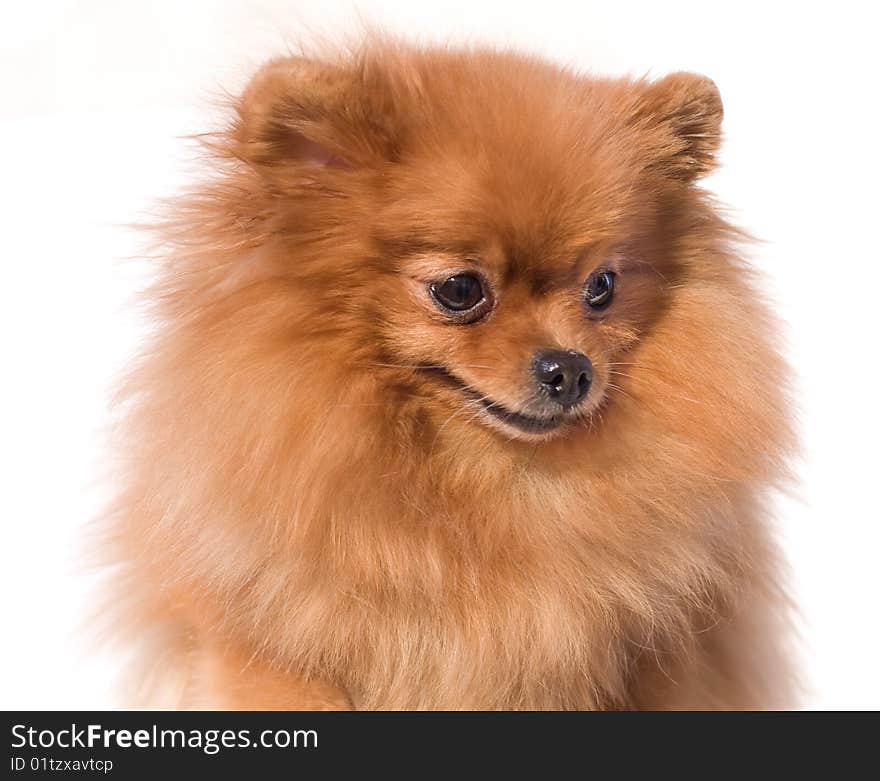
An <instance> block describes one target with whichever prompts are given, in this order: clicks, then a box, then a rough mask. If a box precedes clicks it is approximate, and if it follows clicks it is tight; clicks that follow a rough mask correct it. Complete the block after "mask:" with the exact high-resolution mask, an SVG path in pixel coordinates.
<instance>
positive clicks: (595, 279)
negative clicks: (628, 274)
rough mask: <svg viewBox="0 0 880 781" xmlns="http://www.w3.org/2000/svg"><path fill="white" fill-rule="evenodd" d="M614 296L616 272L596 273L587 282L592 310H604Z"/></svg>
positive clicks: (587, 292) (588, 297)
mask: <svg viewBox="0 0 880 781" xmlns="http://www.w3.org/2000/svg"><path fill="white" fill-rule="evenodd" d="M613 296H614V272H613V271H594V272H593V273H592V274H590V278H589V279H588V280H587V290H586V298H587V304H589V305H590V307H591V308H592V309H603V308H604V307H606V306H608V304H610V303H611V299H612V298H613Z"/></svg>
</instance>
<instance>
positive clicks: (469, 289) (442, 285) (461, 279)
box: [430, 274, 486, 313]
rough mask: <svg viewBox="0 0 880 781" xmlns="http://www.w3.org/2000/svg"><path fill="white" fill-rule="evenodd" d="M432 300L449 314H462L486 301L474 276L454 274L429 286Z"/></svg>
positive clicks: (478, 280) (478, 281)
mask: <svg viewBox="0 0 880 781" xmlns="http://www.w3.org/2000/svg"><path fill="white" fill-rule="evenodd" d="M430 290H431V295H433V296H434V300H435V301H436V302H437V303H438V304H440V306H441V307H443V308H444V309H448V310H449V311H450V312H456V313H464V312H469V311H470V310H472V309H476V308H477V307H478V306H479V305H480V304H482V303H484V302H485V301H486V294H485V292H484V291H483V283H482V281H481V280H480V278H479V277H478V276H476V275H475V274H455V275H454V276H451V277H449V279H445V280H443V281H442V282H435V283H434V284H432V285H431V286H430Z"/></svg>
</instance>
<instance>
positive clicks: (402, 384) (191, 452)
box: [104, 39, 795, 709]
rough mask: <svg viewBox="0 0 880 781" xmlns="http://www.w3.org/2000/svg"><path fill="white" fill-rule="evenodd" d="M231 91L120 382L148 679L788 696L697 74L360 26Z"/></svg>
mask: <svg viewBox="0 0 880 781" xmlns="http://www.w3.org/2000/svg"><path fill="white" fill-rule="evenodd" d="M235 109H236V111H235V116H234V120H233V121H231V123H230V125H229V127H228V128H227V129H226V130H225V131H223V132H220V133H218V134H216V135H213V136H210V137H208V139H207V141H206V145H207V147H208V148H209V150H210V171H211V176H210V177H209V178H208V179H207V181H205V182H203V183H202V184H201V185H199V186H198V187H197V188H196V189H195V191H194V192H193V193H192V195H191V196H189V197H187V198H184V199H182V200H180V201H178V202H177V203H176V204H175V208H174V210H173V213H172V214H171V216H170V218H169V219H168V220H167V221H166V222H165V224H164V225H163V226H162V231H163V232H162V236H163V241H164V242H165V247H166V251H165V252H164V255H163V257H164V260H163V261H162V263H161V268H160V269H159V270H158V274H157V281H156V284H155V285H154V286H153V287H152V288H151V290H150V292H149V297H150V301H151V303H152V305H153V311H154V313H155V318H156V322H157V323H158V327H157V329H156V333H155V335H154V336H153V337H152V341H151V342H150V344H149V346H148V348H147V349H146V350H145V351H144V353H143V355H142V356H141V359H140V361H139V362H138V364H137V365H136V367H135V368H134V370H133V371H132V373H131V376H130V378H129V382H128V385H127V388H126V392H125V396H124V399H125V400H124V403H123V407H124V412H125V428H124V432H125V433H124V436H125V447H124V449H123V454H122V457H121V461H122V464H123V467H124V469H123V474H122V479H123V484H122V490H121V491H120V495H119V498H118V501H117V502H116V503H115V505H114V508H113V511H112V512H111V513H110V516H109V519H108V525H107V527H106V528H108V529H109V534H108V535H107V536H108V537H109V539H107V540H106V544H105V548H104V549H105V551H109V553H110V558H111V559H112V561H113V562H114V564H115V568H116V573H117V576H118V577H117V579H116V580H115V586H114V593H113V596H114V600H115V601H116V602H117V604H118V605H121V606H122V609H121V610H119V612H120V613H121V615H122V618H123V619H124V620H125V621H126V622H127V624H128V631H130V632H131V633H132V636H133V637H132V642H133V643H135V644H136V645H137V646H138V647H139V648H141V649H142V650H143V651H144V655H145V656H146V657H147V658H148V660H149V661H150V662H151V663H152V668H153V672H152V673H150V672H148V671H147V670H146V668H144V669H142V670H141V671H140V673H139V680H140V682H141V683H142V684H144V685H148V686H149V688H151V689H152V690H153V691H154V692H156V691H161V692H163V694H164V695H166V696H173V699H171V700H169V699H164V700H162V702H163V704H166V705H169V704H170V705H174V706H179V707H194V708H201V707H212V708H244V709H252V708H267V709H287V708H290V709H311V708H322V709H331V708H363V709H435V708H436V709H636V708H700V709H703V708H766V707H787V706H790V705H792V704H793V703H794V702H795V701H794V700H793V699H792V696H793V695H794V693H795V686H794V678H795V676H794V675H793V671H792V668H793V665H792V664H791V659H790V653H789V651H788V648H787V635H788V629H787V627H788V623H789V621H788V617H787V606H786V605H787V601H786V598H785V594H784V591H783V590H782V588H781V587H780V585H779V582H778V581H779V576H778V573H779V570H780V566H781V565H780V561H779V558H778V556H777V552H776V547H775V545H774V542H773V538H772V533H771V529H770V526H769V517H768V513H767V510H766V505H767V501H766V493H767V491H768V489H770V488H773V487H774V486H779V485H781V484H782V483H783V481H784V480H785V479H786V473H787V469H786V465H787V458H788V453H789V452H790V450H791V446H792V434H791V426H790V422H789V414H788V409H789V403H788V399H787V393H786V368H785V365H784V362H783V361H782V360H781V359H780V356H779V354H778V351H777V349H776V341H777V336H776V327H775V325H774V322H773V318H772V316H771V315H770V313H769V312H768V308H767V307H766V305H765V304H764V303H763V301H762V295H761V290H760V284H759V283H758V282H757V281H756V279H755V277H754V275H753V273H752V271H751V270H750V268H749V266H748V265H747V263H745V262H744V261H743V259H742V258H741V257H740V254H739V253H740V251H741V247H742V246H743V241H742V239H743V236H742V234H741V233H740V232H739V231H737V230H736V229H735V228H734V227H732V226H731V225H730V224H729V223H728V222H726V221H725V219H724V218H723V217H722V216H721V215H720V214H719V212H718V210H717V209H716V208H715V206H714V204H713V202H712V199H711V197H710V196H709V195H708V194H707V192H706V191H704V190H703V189H701V188H700V186H699V181H700V179H701V177H703V176H704V175H705V174H707V173H708V172H709V171H710V170H712V169H713V167H714V165H715V163H716V155H717V152H718V148H719V141H720V125H721V119H722V104H721V100H720V98H719V94H718V91H717V89H716V87H715V85H714V84H713V83H712V82H711V81H710V80H708V79H707V78H704V77H702V76H696V75H692V74H688V73H675V74H672V75H669V76H667V77H665V78H660V79H659V80H654V81H648V80H635V79H626V78H624V79H604V78H592V77H586V76H583V75H579V74H577V73H575V72H573V71H571V70H569V69H566V68H561V67H558V66H556V65H552V64H549V63H546V62H542V61H541V60H539V59H537V58H534V57H531V56H521V55H517V54H515V53H510V52H506V51H495V50H488V49H485V50H484V49H479V48H468V49H460V50H456V49H453V48H442V47H438V48H416V47H410V46H408V45H406V44H403V43H400V42H395V41H388V40H384V39H382V40H369V41H368V42H366V43H364V44H362V45H360V46H359V47H357V48H355V49H353V50H348V49H346V50H345V51H342V52H338V53H329V54H328V53H327V52H319V53H318V54H316V55H314V56H301V57H288V58H284V59H278V60H275V61H272V62H270V63H269V64H267V65H266V66H265V67H263V69H262V70H260V71H259V72H258V73H257V74H256V76H255V77H254V78H253V80H252V81H251V83H250V84H249V86H248V87H247V88H246V89H245V91H244V93H243V95H241V97H240V99H238V100H237V102H236V106H235ZM153 702H157V701H155V700H154V701H153Z"/></svg>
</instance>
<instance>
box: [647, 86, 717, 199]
mask: <svg viewBox="0 0 880 781" xmlns="http://www.w3.org/2000/svg"><path fill="white" fill-rule="evenodd" d="M723 115H724V109H723V106H722V104H721V95H720V94H719V92H718V87H716V86H715V82H713V81H712V80H711V79H709V78H707V77H705V76H700V75H697V74H695V73H672V74H670V75H669V76H666V77H664V78H662V79H660V80H659V81H655V82H653V83H650V84H648V85H647V86H646V87H645V89H644V92H643V93H642V95H641V96H640V100H639V103H638V106H637V109H636V119H637V122H638V124H639V126H640V127H642V128H645V129H649V130H651V131H657V132H658V133H659V135H658V136H656V137H657V142H656V145H655V146H654V149H653V152H654V161H653V163H654V164H655V165H656V166H657V167H658V168H660V170H662V171H663V172H664V173H665V174H666V175H668V176H670V177H672V178H674V179H679V180H682V181H686V182H691V181H693V180H695V179H698V178H699V177H701V176H705V175H706V174H707V173H709V172H710V171H711V170H712V169H713V168H714V167H715V165H716V155H717V153H718V149H719V147H720V145H721V119H722V117H723Z"/></svg>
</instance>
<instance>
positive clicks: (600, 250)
mask: <svg viewBox="0 0 880 781" xmlns="http://www.w3.org/2000/svg"><path fill="white" fill-rule="evenodd" d="M721 114H722V109H721V102H720V99H719V96H718V93H717V90H716V88H715V86H714V85H713V84H712V82H710V81H709V80H707V79H705V78H703V77H699V76H694V75H690V74H674V75H672V76H668V77H666V78H664V79H662V80H660V81H657V82H653V83H649V82H645V81H632V80H597V79H590V78H583V77H579V76H577V75H575V74H573V73H570V72H568V71H565V70H563V69H559V68H556V67H552V66H549V65H546V64H543V63H540V62H537V61H534V60H531V59H528V58H524V57H517V56H513V55H510V54H503V53H495V52H463V53H462V52H458V53H452V52H446V51H433V52H414V51H408V50H401V49H396V48H394V47H378V48H375V49H373V50H368V51H367V53H366V54H362V55H359V56H357V57H354V58H351V59H347V60H342V61H340V60H335V61H332V62H330V61H328V62H323V61H321V60H320V59H318V58H314V59H308V58H290V59H284V60H279V61H275V62H273V63H270V64H269V65H268V66H266V67H265V68H264V69H263V70H262V71H261V72H260V73H259V74H258V75H257V77H256V78H255V79H254V80H253V82H252V83H251V85H250V87H249V88H248V89H247V91H246V93H245V95H244V98H243V100H242V102H241V105H240V112H239V116H240V119H239V122H238V125H237V127H236V128H235V131H234V134H233V135H234V139H235V144H236V146H235V149H236V154H237V156H238V157H240V158H242V159H244V160H245V161H246V162H247V163H248V165H249V167H250V168H251V169H252V170H253V171H256V172H258V175H259V178H260V181H261V182H262V185H261V187H262V189H261V194H260V196H259V198H258V199H257V200H258V201H259V203H260V209H261V210H262V212H261V215H262V217H263V218H264V225H266V226H268V227H264V228H263V230H264V231H265V232H268V233H269V234H271V235H274V236H275V237H276V238H278V237H280V238H279V240H280V242H281V245H282V246H285V244H284V243H285V242H287V244H286V246H287V247H288V248H289V256H288V259H287V262H289V264H290V268H289V269H288V273H289V274H290V275H292V277H295V281H294V283H293V284H292V285H291V287H292V288H294V287H295V288H298V289H299V293H298V294H297V295H298V296H299V301H300V305H303V306H310V307H312V312H313V314H312V318H313V320H316V319H320V320H321V321H322V322H323V323H324V327H325V329H330V330H335V331H339V332H344V333H345V339H346V340H347V345H348V346H347V347H346V349H345V350H344V351H342V352H341V351H339V350H338V349H337V350H336V351H335V352H334V351H331V350H327V351H325V352H324V353H322V354H320V356H318V354H317V353H316V354H315V355H316V357H314V358H313V360H315V361H319V362H324V363H326V364H328V365H325V366H315V367H313V371H314V375H315V378H316V381H315V384H314V388H313V392H315V393H321V392H333V388H334V387H336V384H334V383H324V382H322V381H321V379H320V378H321V374H322V372H323V373H324V375H325V377H331V376H333V377H339V376H340V374H341V367H342V366H344V367H346V370H351V371H358V370H360V371H366V372H370V373H372V374H373V375H374V376H375V377H377V378H380V379H379V380H378V381H379V382H380V384H381V383H387V385H388V387H389V389H393V391H394V393H393V394H392V396H389V398H391V397H393V398H398V399H399V398H400V397H401V394H404V395H405V396H406V397H407V399H408V403H410V404H411V403H412V401H413V400H414V399H416V400H417V403H418V405H419V407H420V408H421V409H422V410H425V411H427V412H428V413H429V417H430V418H431V419H432V420H433V421H434V422H435V423H436V424H438V425H443V423H444V421H450V420H453V419H455V420H458V421H465V422H466V424H467V425H471V424H477V425H485V426H489V427H491V428H492V429H494V430H496V431H498V432H501V433H502V434H503V435H505V436H507V437H510V438H517V439H527V440H533V439H541V438H551V437H556V436H565V435H570V434H572V433H573V432H574V431H576V430H578V429H581V430H583V429H586V428H588V427H589V424H590V423H591V422H593V421H594V419H597V418H598V417H599V415H600V412H601V409H602V407H603V404H604V403H605V401H606V400H607V399H608V398H609V394H611V393H613V392H614V390H615V388H617V387H618V383H617V382H616V381H615V379H616V377H617V376H618V375H620V376H625V375H627V374H629V372H628V371H627V369H626V367H627V357H626V355H627V352H628V351H631V350H632V349H633V347H634V346H635V345H636V344H637V343H638V342H639V341H640V340H642V339H646V338H650V334H651V330H652V327H653V325H654V323H655V322H656V320H657V319H658V318H659V317H661V316H662V312H663V309H664V306H665V299H666V296H667V294H668V292H669V290H670V289H673V288H674V287H675V286H676V285H677V284H678V283H679V279H680V276H681V253H680V252H677V251H676V245H677V242H679V241H680V239H681V234H682V233H686V232H687V231H692V230H693V229H694V225H693V224H692V223H693V220H694V215H693V210H692V209H689V208H688V207H689V206H691V205H692V200H693V199H694V198H695V197H696V196H695V195H694V192H695V190H696V188H695V181H696V180H697V179H698V178H699V177H700V176H702V175H703V174H705V173H706V172H708V171H709V170H710V169H711V168H712V166H713V162H714V154H715V152H716V149H717V146H718V143H719V134H720V122H721ZM281 254H282V256H283V255H284V252H282V253H281ZM304 290H307V291H308V294H307V295H305V296H304V295H303V292H302V291H304ZM297 305H298V304H297V303H296V302H294V301H291V306H297ZM313 326H314V323H313ZM329 364H333V365H329Z"/></svg>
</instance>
